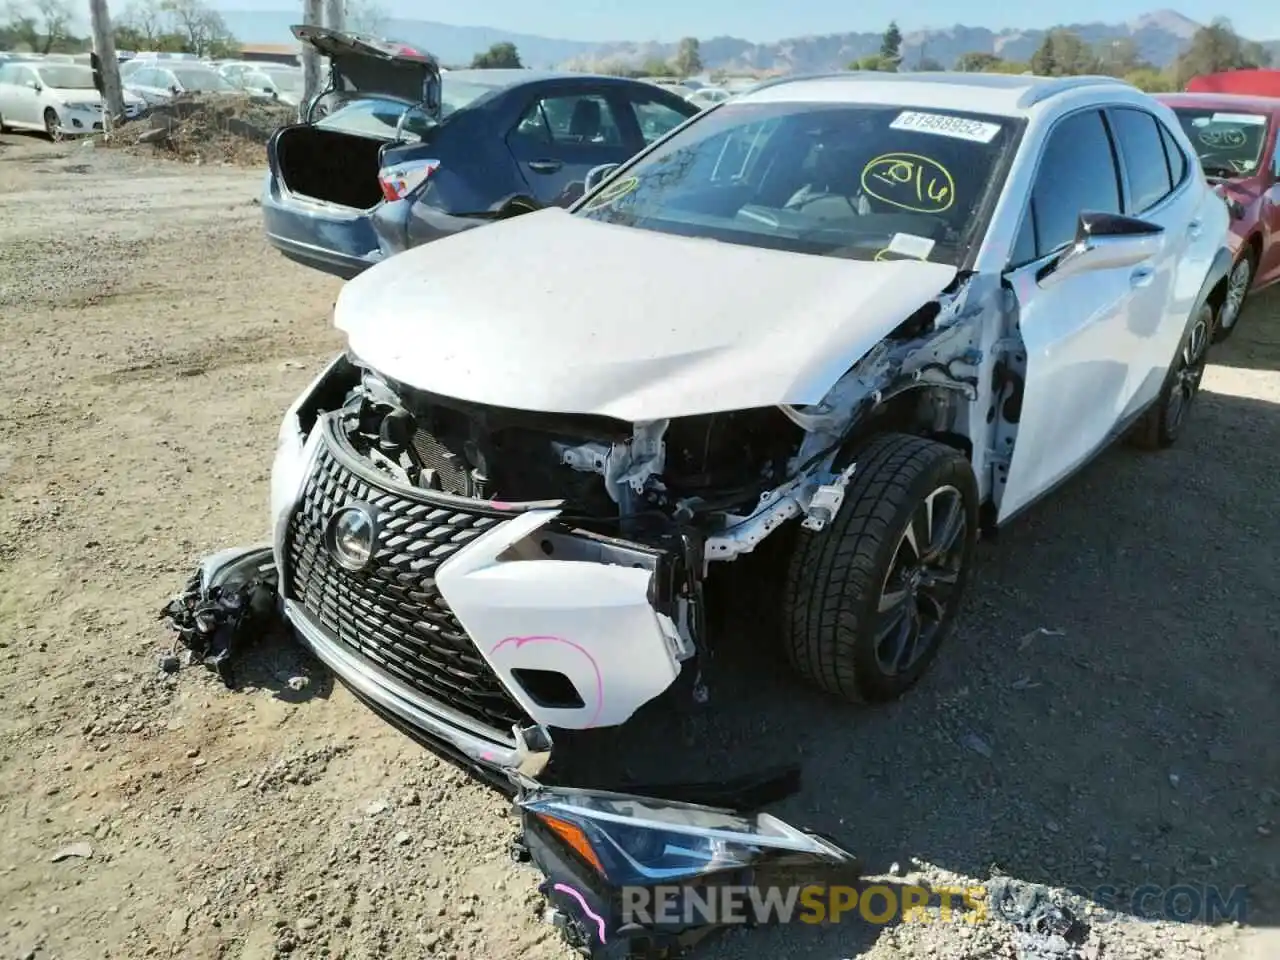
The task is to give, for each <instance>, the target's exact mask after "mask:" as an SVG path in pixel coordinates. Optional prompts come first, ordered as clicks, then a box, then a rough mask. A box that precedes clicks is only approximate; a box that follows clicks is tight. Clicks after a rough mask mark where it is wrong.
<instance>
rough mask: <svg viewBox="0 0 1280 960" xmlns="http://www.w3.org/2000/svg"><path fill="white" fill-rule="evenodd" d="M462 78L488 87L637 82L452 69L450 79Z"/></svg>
mask: <svg viewBox="0 0 1280 960" xmlns="http://www.w3.org/2000/svg"><path fill="white" fill-rule="evenodd" d="M455 80H461V81H463V82H464V83H475V84H480V85H482V86H486V87H512V86H515V85H517V84H521V83H537V82H538V81H541V80H591V81H592V82H597V81H606V82H612V83H635V82H636V81H635V80H627V79H625V78H623V77H614V76H608V75H605V74H593V73H578V72H577V71H572V70H523V69H518V68H504V69H498V70H481V69H465V70H450V71H449V81H450V82H453V81H455Z"/></svg>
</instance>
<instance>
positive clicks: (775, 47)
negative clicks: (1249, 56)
mask: <svg viewBox="0 0 1280 960" xmlns="http://www.w3.org/2000/svg"><path fill="white" fill-rule="evenodd" d="M223 17H224V19H225V20H226V22H227V26H228V27H229V28H230V30H231V32H232V33H233V34H235V35H236V37H238V38H239V39H240V41H241V42H242V43H287V42H289V40H290V39H291V35H290V33H289V27H290V25H291V24H294V23H296V22H297V21H298V14H297V13H296V12H290V11H275V10H230V11H223ZM1066 27H1067V29H1069V30H1074V31H1075V32H1076V33H1078V34H1079V35H1080V36H1081V38H1083V39H1084V40H1085V41H1086V42H1087V43H1089V44H1093V45H1101V46H1105V45H1106V44H1108V43H1112V42H1115V41H1118V40H1130V41H1132V42H1133V43H1134V45H1135V46H1136V47H1137V49H1138V52H1139V54H1141V56H1142V57H1143V58H1144V59H1146V60H1148V61H1150V62H1151V63H1154V64H1156V65H1157V66H1167V65H1168V64H1170V63H1172V62H1173V61H1174V59H1175V58H1176V57H1177V56H1178V54H1179V53H1181V52H1182V50H1183V49H1185V47H1186V45H1187V43H1188V42H1189V41H1190V40H1191V37H1192V36H1193V35H1194V34H1195V32H1196V30H1197V29H1199V27H1200V24H1199V23H1197V22H1196V21H1194V20H1191V19H1189V18H1187V17H1184V16H1183V15H1182V14H1180V13H1176V12H1175V11H1172V10H1158V11H1155V12H1153V13H1148V14H1144V15H1143V16H1140V17H1138V18H1137V19H1135V20H1130V21H1129V22H1127V23H1114V24H1108V23H1082V24H1070V25H1066ZM382 32H383V33H384V34H385V35H386V36H388V37H394V38H395V39H397V40H403V41H405V42H407V43H413V44H416V45H418V46H422V47H425V48H427V49H428V50H431V51H432V52H433V53H434V54H435V55H436V56H437V57H439V58H440V60H441V62H442V63H445V64H457V65H465V64H468V63H470V62H471V58H472V57H473V56H474V55H475V54H476V53H479V52H480V51H482V50H487V49H488V48H489V47H490V45H492V44H494V43H502V42H509V43H514V44H515V45H516V47H517V48H518V49H519V51H520V56H521V59H522V60H523V61H524V63H525V65H526V66H530V67H552V66H564V67H573V68H580V69H581V68H586V69H591V68H593V67H595V68H599V67H602V66H604V65H606V64H610V65H612V64H619V65H623V64H625V65H631V66H640V65H641V64H643V63H645V62H646V61H649V60H655V59H658V60H667V59H670V58H671V57H673V56H674V55H675V52H676V44H674V43H637V42H618V43H607V42H602V43H589V42H583V41H578V40H558V39H555V38H551V37H538V36H531V35H528V34H519V33H510V32H508V31H506V30H500V29H498V28H496V27H456V26H452V25H450V24H445V23H434V22H431V21H427V20H404V19H392V20H389V21H388V22H387V26H386V28H385V29H384V30H383V31H382ZM1045 33H1046V31H1044V30H1016V29H1005V30H990V29H987V28H986V27H967V26H963V25H961V24H957V25H955V26H953V27H946V28H940V29H931V30H917V31H914V32H911V33H908V34H905V35H904V36H903V42H902V53H903V62H904V63H905V64H906V66H907V67H913V66H915V65H917V64H919V63H920V62H921V60H922V59H923V58H925V57H927V58H929V59H930V60H936V61H938V62H939V63H941V64H942V65H943V66H945V67H952V66H954V65H955V63H956V61H957V60H958V59H959V58H960V57H961V56H962V55H963V54H966V53H974V52H981V53H993V54H996V55H997V56H1000V57H1004V58H1005V59H1007V60H1022V61H1025V60H1028V59H1030V57H1031V55H1032V54H1033V53H1034V52H1035V50H1036V48H1037V47H1038V46H1040V43H1041V41H1042V40H1043V39H1044V35H1045ZM700 46H701V52H702V62H703V64H704V65H705V66H706V67H707V68H708V69H712V70H715V69H726V70H750V71H770V72H780V73H792V72H795V73H808V72H816V71H822V70H839V69H842V68H843V67H845V66H847V65H848V64H849V62H850V61H852V60H856V59H858V58H859V57H864V56H867V55H869V54H873V53H876V52H877V51H878V50H879V49H880V33H879V32H878V31H876V32H861V33H858V32H854V33H836V34H828V35H825V36H812V37H793V38H791V39H786V40H778V41H776V42H773V43H751V42H749V41H747V40H740V39H738V38H736V37H712V38H710V39H706V40H702V41H701V44H700ZM1264 46H1266V47H1267V48H1268V49H1269V50H1270V51H1271V53H1272V56H1273V57H1274V58H1275V59H1276V60H1277V61H1280V40H1273V41H1270V42H1269V43H1267V44H1264Z"/></svg>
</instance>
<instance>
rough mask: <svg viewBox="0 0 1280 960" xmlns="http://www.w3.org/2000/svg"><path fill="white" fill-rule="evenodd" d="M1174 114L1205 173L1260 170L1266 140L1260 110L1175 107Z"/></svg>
mask: <svg viewBox="0 0 1280 960" xmlns="http://www.w3.org/2000/svg"><path fill="white" fill-rule="evenodd" d="M1173 112H1174V113H1176V114H1177V115H1178V121H1179V122H1180V123H1181V124H1182V129H1183V130H1185V131H1186V132H1187V137H1188V138H1190V140H1191V145H1192V146H1193V147H1195V148H1196V154H1197V155H1198V156H1199V157H1200V166H1201V167H1203V168H1204V172H1205V175H1206V176H1210V177H1240V176H1250V175H1252V174H1254V173H1256V172H1257V170H1258V164H1259V163H1260V162H1261V161H1262V148H1263V147H1264V146H1265V145H1266V142H1267V117H1266V115H1265V114H1261V113H1235V112H1228V111H1224V110H1207V109H1198V110H1197V109H1191V108H1189V107H1175V108H1174V111H1173Z"/></svg>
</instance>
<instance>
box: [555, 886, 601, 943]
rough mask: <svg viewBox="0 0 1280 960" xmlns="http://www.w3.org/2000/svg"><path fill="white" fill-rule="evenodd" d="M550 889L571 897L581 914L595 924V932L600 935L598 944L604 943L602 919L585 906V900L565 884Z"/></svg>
mask: <svg viewBox="0 0 1280 960" xmlns="http://www.w3.org/2000/svg"><path fill="white" fill-rule="evenodd" d="M551 889H552V890H559V891H560V892H561V893H567V894H568V895H569V896H571V897H573V899H575V900H577V901H578V906H580V907H581V908H582V912H583V913H585V914H586V915H587V916H588V917H590V918H591V919H592V920H594V921H595V922H596V930H597V931H599V933H600V942H601V943H604V917H602V916H600V915H599V914H598V913H596V912H595V911H594V910H592V909H591V908H590V907H589V906H587V898H586V897H584V896H583V895H582V894H580V893H579V892H578V891H577V890H575V889H574V888H573V887H571V886H569V885H568V884H567V883H557V884H553V885H552V887H551Z"/></svg>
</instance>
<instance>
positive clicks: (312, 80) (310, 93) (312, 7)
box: [302, 0, 324, 104]
mask: <svg viewBox="0 0 1280 960" xmlns="http://www.w3.org/2000/svg"><path fill="white" fill-rule="evenodd" d="M302 22H303V23H305V24H306V25H307V26H311V27H322V26H324V0H303V7H302ZM302 89H303V97H304V99H303V103H304V104H309V103H310V102H311V98H312V97H314V96H315V95H316V94H317V93H319V92H320V54H319V53H318V52H316V48H315V47H313V46H311V44H309V43H308V44H304V45H303V47H302Z"/></svg>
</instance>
